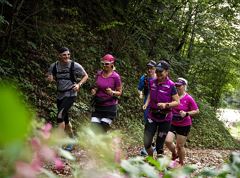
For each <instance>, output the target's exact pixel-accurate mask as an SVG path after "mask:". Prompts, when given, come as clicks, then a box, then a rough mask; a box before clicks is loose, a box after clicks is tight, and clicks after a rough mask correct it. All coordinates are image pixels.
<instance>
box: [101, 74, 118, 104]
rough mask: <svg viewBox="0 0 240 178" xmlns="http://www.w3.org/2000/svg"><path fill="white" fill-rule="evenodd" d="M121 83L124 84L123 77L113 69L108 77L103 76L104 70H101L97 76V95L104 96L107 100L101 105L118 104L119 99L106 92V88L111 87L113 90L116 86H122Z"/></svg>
mask: <svg viewBox="0 0 240 178" xmlns="http://www.w3.org/2000/svg"><path fill="white" fill-rule="evenodd" d="M121 85H122V81H121V77H120V75H119V74H118V73H117V72H116V71H113V72H112V74H111V75H110V76H109V77H107V78H105V77H103V75H102V71H99V72H98V73H97V76H96V87H97V93H96V96H97V97H99V98H102V99H103V100H106V102H101V104H99V105H102V106H112V105H116V104H117V103H118V100H117V99H116V98H113V97H112V96H110V95H108V94H107V93H106V89H107V88H111V89H112V90H116V88H117V87H120V86H121Z"/></svg>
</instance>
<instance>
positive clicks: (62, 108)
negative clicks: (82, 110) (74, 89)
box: [57, 96, 76, 124]
mask: <svg viewBox="0 0 240 178" xmlns="http://www.w3.org/2000/svg"><path fill="white" fill-rule="evenodd" d="M75 100H76V96H71V97H64V98H63V99H61V100H59V99H58V100H57V108H58V115H57V123H61V122H65V124H68V123H69V118H68V112H69V109H70V108H71V107H72V105H73V103H74V102H75Z"/></svg>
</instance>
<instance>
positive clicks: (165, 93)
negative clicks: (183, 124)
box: [148, 78, 177, 122]
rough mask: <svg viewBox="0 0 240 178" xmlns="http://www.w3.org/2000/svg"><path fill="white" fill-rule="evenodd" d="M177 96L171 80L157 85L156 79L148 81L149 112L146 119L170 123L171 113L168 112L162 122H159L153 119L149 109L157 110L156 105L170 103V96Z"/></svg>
mask: <svg viewBox="0 0 240 178" xmlns="http://www.w3.org/2000/svg"><path fill="white" fill-rule="evenodd" d="M176 94H177V90H176V87H175V84H174V82H173V81H172V80H170V79H169V78H167V79H166V80H165V81H164V82H161V83H158V82H157V79H154V80H152V81H150V102H149V107H150V112H149V113H148V118H150V119H152V120H154V121H157V122H163V121H169V122H170V121H171V120H172V112H171V111H169V112H168V114H167V116H166V117H165V119H164V120H159V119H158V118H156V117H154V115H153V114H152V112H151V109H155V110H156V109H159V108H158V106H157V104H158V103H169V102H172V96H173V95H176Z"/></svg>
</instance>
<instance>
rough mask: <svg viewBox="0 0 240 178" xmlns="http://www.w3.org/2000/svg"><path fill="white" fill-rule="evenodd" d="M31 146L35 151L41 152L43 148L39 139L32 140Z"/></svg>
mask: <svg viewBox="0 0 240 178" xmlns="http://www.w3.org/2000/svg"><path fill="white" fill-rule="evenodd" d="M31 145H32V148H33V149H34V150H35V151H36V150H39V149H40V147H41V141H40V140H39V139H38V138H36V137H34V138H32V139H31Z"/></svg>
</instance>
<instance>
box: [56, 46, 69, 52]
mask: <svg viewBox="0 0 240 178" xmlns="http://www.w3.org/2000/svg"><path fill="white" fill-rule="evenodd" d="M65 51H69V49H68V48H67V47H61V48H59V49H58V52H59V54H61V53H63V52H65Z"/></svg>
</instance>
